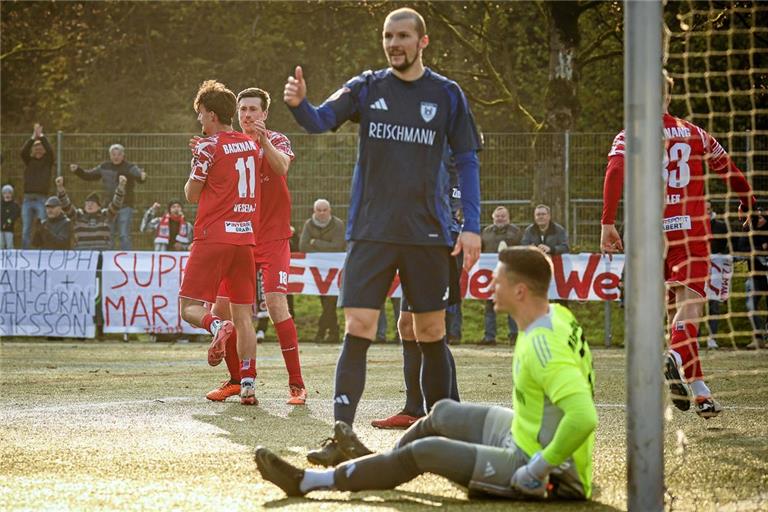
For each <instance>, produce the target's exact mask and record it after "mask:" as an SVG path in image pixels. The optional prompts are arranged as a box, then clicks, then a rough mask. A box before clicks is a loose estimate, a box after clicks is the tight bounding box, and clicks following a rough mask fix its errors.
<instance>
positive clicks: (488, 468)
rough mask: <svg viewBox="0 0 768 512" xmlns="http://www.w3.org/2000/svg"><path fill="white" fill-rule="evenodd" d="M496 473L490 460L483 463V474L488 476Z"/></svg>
mask: <svg viewBox="0 0 768 512" xmlns="http://www.w3.org/2000/svg"><path fill="white" fill-rule="evenodd" d="M495 474H496V469H494V467H493V465H492V464H491V463H490V462H486V463H485V471H483V476H484V477H486V478H488V477H489V476H493V475H495Z"/></svg>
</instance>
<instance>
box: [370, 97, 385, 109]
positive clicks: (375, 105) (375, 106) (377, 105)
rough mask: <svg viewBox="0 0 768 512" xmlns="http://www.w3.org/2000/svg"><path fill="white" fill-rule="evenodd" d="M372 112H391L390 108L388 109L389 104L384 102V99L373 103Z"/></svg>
mask: <svg viewBox="0 0 768 512" xmlns="http://www.w3.org/2000/svg"><path fill="white" fill-rule="evenodd" d="M371 110H389V107H387V102H386V101H384V98H379V99H377V100H376V101H374V102H373V103H371Z"/></svg>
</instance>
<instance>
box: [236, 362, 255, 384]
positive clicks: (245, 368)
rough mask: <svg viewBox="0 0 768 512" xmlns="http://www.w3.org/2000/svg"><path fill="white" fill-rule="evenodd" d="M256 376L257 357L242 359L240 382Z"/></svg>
mask: <svg viewBox="0 0 768 512" xmlns="http://www.w3.org/2000/svg"><path fill="white" fill-rule="evenodd" d="M255 378H256V359H243V360H241V361H240V382H242V381H243V380H245V379H251V380H253V379H255Z"/></svg>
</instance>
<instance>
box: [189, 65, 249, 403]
mask: <svg viewBox="0 0 768 512" xmlns="http://www.w3.org/2000/svg"><path fill="white" fill-rule="evenodd" d="M194 107H195V111H196V112H197V114H198V115H197V119H198V121H199V122H200V124H201V125H202V128H203V134H204V135H206V137H205V138H202V139H199V140H198V141H197V144H196V146H195V148H194V150H193V153H192V164H191V165H192V171H191V172H190V175H189V179H188V180H187V183H186V185H184V194H185V195H186V197H187V201H189V202H191V203H198V209H197V217H196V218H195V229H194V232H195V238H194V242H193V244H192V248H191V252H190V254H189V260H188V261H187V266H186V269H185V271H184V277H183V279H182V282H181V290H179V299H180V307H181V316H182V318H183V319H184V320H186V321H187V322H189V323H190V324H192V325H194V326H197V327H202V328H204V329H207V330H208V331H209V332H210V333H211V334H212V335H213V341H212V342H211V346H210V348H209V349H208V362H209V363H211V364H214V365H215V364H218V362H220V361H221V357H223V354H224V347H225V345H226V342H227V339H228V338H229V337H230V336H231V335H232V333H233V332H234V331H235V330H237V332H238V333H239V336H238V340H237V353H238V357H239V363H240V377H241V380H240V401H241V403H243V404H246V405H254V404H256V403H257V402H256V393H255V390H254V383H253V381H254V378H255V376H256V333H255V331H254V330H253V324H252V322H251V304H253V302H254V300H255V297H256V274H255V267H254V263H253V247H254V245H255V242H256V239H255V234H256V230H257V229H258V220H259V199H260V180H259V174H258V173H259V172H260V167H261V149H260V147H259V146H258V144H257V143H256V142H255V141H254V140H253V139H251V138H250V137H248V136H247V135H244V134H242V133H240V132H236V131H234V130H233V129H232V118H233V116H234V115H235V110H236V108H237V98H236V97H235V94H234V93H233V92H232V91H230V90H229V89H227V88H226V87H225V86H224V85H223V84H221V83H219V82H216V81H215V80H208V81H206V82H203V84H202V85H201V86H200V89H199V90H198V93H197V97H196V98H195V103H194ZM221 284H224V285H225V286H226V287H227V290H228V292H229V297H230V300H231V309H232V319H233V321H234V324H233V322H231V321H229V320H222V319H220V318H219V317H217V316H215V315H213V314H211V313H209V312H208V310H207V309H205V307H204V306H203V304H204V303H205V302H208V303H213V302H215V301H216V292H217V291H218V289H219V286H220V285H221ZM217 358H218V361H216V359H217Z"/></svg>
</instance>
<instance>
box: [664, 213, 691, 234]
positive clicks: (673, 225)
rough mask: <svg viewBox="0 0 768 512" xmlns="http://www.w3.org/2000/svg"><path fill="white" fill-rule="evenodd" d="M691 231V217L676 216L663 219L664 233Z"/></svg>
mask: <svg viewBox="0 0 768 512" xmlns="http://www.w3.org/2000/svg"><path fill="white" fill-rule="evenodd" d="M687 229H691V216H690V215H678V216H676V217H667V218H666V219H664V231H683V230H687Z"/></svg>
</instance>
